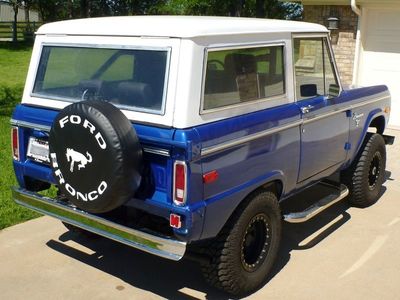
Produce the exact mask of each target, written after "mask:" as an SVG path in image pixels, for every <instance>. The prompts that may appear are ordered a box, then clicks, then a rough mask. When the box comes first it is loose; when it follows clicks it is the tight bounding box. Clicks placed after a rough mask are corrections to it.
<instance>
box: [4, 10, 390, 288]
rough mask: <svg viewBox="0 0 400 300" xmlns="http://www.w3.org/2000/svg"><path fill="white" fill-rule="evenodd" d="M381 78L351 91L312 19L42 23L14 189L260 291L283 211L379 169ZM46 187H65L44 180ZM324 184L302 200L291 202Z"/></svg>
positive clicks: (344, 194) (16, 130)
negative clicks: (52, 193)
mask: <svg viewBox="0 0 400 300" xmlns="http://www.w3.org/2000/svg"><path fill="white" fill-rule="evenodd" d="M389 114H390V94H389V92H388V89H387V87H386V86H373V87H363V88H354V87H352V88H348V89H344V88H343V87H342V85H341V83H340V80H339V74H338V70H337V67H336V64H335V60H334V56H333V52H332V48H331V44H330V39H329V31H328V30H327V29H326V28H325V27H323V26H321V25H317V24H309V23H303V22H292V21H280V20H261V19H241V18H217V17H157V16H143V17H111V18H95V19H82V20H71V21H62V22H56V23H51V24H46V25H43V26H42V27H40V29H39V30H38V32H37V33H36V40H35V44H34V48H33V53H32V59H31V63H30V68H29V72H28V76H27V80H26V85H25V90H24V94H23V98H22V103H21V104H20V105H18V106H17V107H16V109H15V111H14V113H13V116H12V119H11V125H12V127H11V139H12V154H13V163H14V168H15V174H16V177H17V180H18V183H19V186H20V187H14V188H13V198H14V200H15V201H16V202H17V203H18V204H20V205H23V206H25V207H28V208H30V209H33V210H35V211H38V212H40V213H43V214H46V215H50V216H52V217H55V218H58V219H60V220H61V221H62V222H64V223H65V224H66V226H67V227H68V228H69V229H72V230H74V229H77V230H78V229H79V230H81V231H83V232H91V233H95V234H97V235H101V236H104V237H107V238H110V239H113V240H115V241H118V242H121V243H124V244H127V245H130V246H132V247H134V248H137V249H140V250H143V251H146V252H149V253H151V254H154V255H157V256H161V257H164V258H168V259H172V260H180V259H181V258H182V257H183V256H184V255H187V256H189V257H196V258H197V259H198V260H199V261H200V262H201V263H200V265H201V268H202V270H203V271H204V274H205V277H206V279H207V280H208V281H209V282H210V283H211V284H212V285H214V286H216V287H218V288H220V289H222V290H224V291H226V292H228V293H231V294H234V295H242V294H248V293H251V292H253V291H255V290H256V289H258V288H259V287H260V286H261V285H262V284H263V283H264V282H265V279H266V278H267V275H268V273H269V271H270V270H271V268H272V266H273V263H274V261H275V260H276V257H277V255H279V244H280V239H281V231H282V221H283V220H284V221H286V222H294V223H296V222H305V221H307V220H309V219H310V218H312V217H314V216H315V215H317V214H318V213H320V212H321V211H323V210H324V209H326V208H327V207H329V206H330V205H332V204H334V203H336V202H338V201H339V200H341V199H344V198H347V199H348V201H349V203H350V204H352V205H354V206H358V207H366V206H369V205H371V204H373V203H374V202H375V201H377V199H378V198H379V197H380V194H381V191H382V183H383V182H384V178H385V163H386V151H385V145H386V144H392V143H393V140H394V138H393V137H391V136H387V135H384V134H383V133H384V130H385V128H386V125H387V123H388V119H389ZM51 185H53V186H54V187H56V189H57V190H58V193H57V196H54V197H53V198H49V197H45V196H43V195H42V194H41V193H39V191H42V190H45V189H48V188H49V187H50V186H51ZM315 185H325V186H328V187H329V188H330V192H329V194H328V195H327V196H326V197H322V198H320V199H313V203H311V204H310V206H307V207H305V208H304V209H302V210H300V211H284V210H283V209H282V205H283V203H287V202H288V201H290V200H291V199H293V197H292V196H293V195H295V194H297V193H299V192H303V191H306V192H307V190H308V189H309V188H311V187H313V186H315Z"/></svg>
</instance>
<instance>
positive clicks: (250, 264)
mask: <svg viewBox="0 0 400 300" xmlns="http://www.w3.org/2000/svg"><path fill="white" fill-rule="evenodd" d="M270 244H271V229H270V224H269V222H268V218H267V216H266V215H265V214H259V215H256V216H255V217H253V218H252V219H251V221H250V222H249V224H248V225H247V228H246V231H245V234H244V236H243V240H242V251H241V261H242V265H243V267H244V269H245V270H247V271H248V272H254V271H256V270H257V269H258V268H259V267H260V266H261V265H262V263H263V262H264V261H265V258H266V256H267V254H268V250H269V247H270Z"/></svg>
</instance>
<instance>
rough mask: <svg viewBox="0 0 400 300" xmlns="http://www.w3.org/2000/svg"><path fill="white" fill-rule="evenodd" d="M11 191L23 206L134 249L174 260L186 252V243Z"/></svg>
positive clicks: (23, 190) (24, 191)
mask: <svg viewBox="0 0 400 300" xmlns="http://www.w3.org/2000/svg"><path fill="white" fill-rule="evenodd" d="M12 193H13V198H14V201H15V202H16V203H18V204H20V205H22V206H25V207H27V208H29V209H32V210H34V211H37V212H39V213H42V214H45V215H49V216H51V217H54V218H57V219H60V220H61V221H63V222H66V223H69V224H71V225H74V226H77V227H80V228H83V229H85V230H87V231H91V232H94V233H96V234H98V235H101V236H104V237H106V238H109V239H112V240H114V241H117V242H120V243H123V244H126V245H128V246H131V247H133V248H137V249H140V250H142V251H145V252H148V253H151V254H154V255H157V256H161V257H164V258H168V259H171V260H180V259H181V258H182V257H183V255H184V254H185V251H186V243H184V242H181V241H177V240H173V239H171V238H168V237H162V236H156V235H152V234H149V233H147V232H143V231H140V230H136V229H133V228H130V227H126V226H123V225H121V224H117V223H115V222H112V221H109V220H107V219H104V218H102V217H99V216H96V215H92V214H89V213H87V212H84V211H81V210H79V209H78V208H76V207H72V206H70V205H68V204H67V203H65V202H62V201H58V200H57V199H51V198H48V197H44V196H42V195H40V194H37V193H33V192H30V191H27V190H25V189H22V188H17V187H13V188H12Z"/></svg>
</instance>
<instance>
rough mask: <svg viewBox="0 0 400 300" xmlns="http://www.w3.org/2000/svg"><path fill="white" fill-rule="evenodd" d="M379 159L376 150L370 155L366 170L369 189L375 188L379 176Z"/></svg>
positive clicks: (379, 155) (380, 158)
mask: <svg viewBox="0 0 400 300" xmlns="http://www.w3.org/2000/svg"><path fill="white" fill-rule="evenodd" d="M381 161H382V157H381V154H380V153H379V152H376V153H375V154H374V156H373V157H372V161H371V164H370V166H369V172H368V185H369V189H370V190H373V189H375V187H376V185H377V183H378V180H379V176H380V174H381Z"/></svg>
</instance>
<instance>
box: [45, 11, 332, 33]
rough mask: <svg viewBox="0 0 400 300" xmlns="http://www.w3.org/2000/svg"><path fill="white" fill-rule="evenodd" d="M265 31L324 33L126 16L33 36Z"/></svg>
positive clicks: (253, 22) (283, 24) (264, 22)
mask: <svg viewBox="0 0 400 300" xmlns="http://www.w3.org/2000/svg"><path fill="white" fill-rule="evenodd" d="M263 32H265V33H269V32H327V29H326V28H325V27H324V26H322V25H319V24H313V23H306V22H296V21H284V20H272V19H254V18H237V17H198V16H196V17H195V16H134V17H133V16H129V17H105V18H90V19H76V20H68V21H60V22H55V23H48V24H45V25H43V26H41V27H40V28H39V30H38V31H37V34H67V35H103V36H157V37H181V38H193V37H204V36H214V35H240V34H249V33H263Z"/></svg>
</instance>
